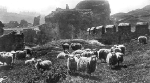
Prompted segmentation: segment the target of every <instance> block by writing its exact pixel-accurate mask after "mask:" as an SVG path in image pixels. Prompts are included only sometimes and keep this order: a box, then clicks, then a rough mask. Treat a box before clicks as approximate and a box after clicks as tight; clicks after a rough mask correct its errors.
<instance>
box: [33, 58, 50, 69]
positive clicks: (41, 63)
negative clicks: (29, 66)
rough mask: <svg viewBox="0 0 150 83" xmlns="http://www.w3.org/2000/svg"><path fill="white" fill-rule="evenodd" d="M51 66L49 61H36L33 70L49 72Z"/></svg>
mask: <svg viewBox="0 0 150 83" xmlns="http://www.w3.org/2000/svg"><path fill="white" fill-rule="evenodd" d="M51 66H52V62H51V61H50V60H44V61H42V60H37V63H36V64H35V68H36V69H37V70H39V69H42V70H44V71H45V70H49V69H50V68H51Z"/></svg>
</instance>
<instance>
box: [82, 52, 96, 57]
mask: <svg viewBox="0 0 150 83" xmlns="http://www.w3.org/2000/svg"><path fill="white" fill-rule="evenodd" d="M93 54H94V53H93V52H92V51H87V52H83V53H82V54H81V56H83V57H91V56H92V55H93Z"/></svg>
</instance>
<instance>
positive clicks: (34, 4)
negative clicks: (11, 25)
mask: <svg viewBox="0 0 150 83" xmlns="http://www.w3.org/2000/svg"><path fill="white" fill-rule="evenodd" d="M80 1H82V0H0V6H3V7H6V8H7V9H8V11H11V12H19V11H34V12H38V13H41V14H45V15H47V14H49V13H51V11H54V10H55V9H56V8H57V7H60V8H65V6H66V4H68V5H69V7H70V9H71V8H74V7H75V6H76V4H77V3H79V2H80ZM108 1H109V4H110V7H111V12H112V13H111V14H114V13H118V12H128V11H131V10H133V9H137V8H142V7H144V6H146V5H148V4H150V0H108Z"/></svg>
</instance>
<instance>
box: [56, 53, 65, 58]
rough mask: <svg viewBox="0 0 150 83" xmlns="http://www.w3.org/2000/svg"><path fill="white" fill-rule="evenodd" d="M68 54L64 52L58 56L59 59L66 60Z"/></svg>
mask: <svg viewBox="0 0 150 83" xmlns="http://www.w3.org/2000/svg"><path fill="white" fill-rule="evenodd" d="M66 55H67V54H66V53H64V52H61V53H59V54H58V55H57V59H65V58H66Z"/></svg>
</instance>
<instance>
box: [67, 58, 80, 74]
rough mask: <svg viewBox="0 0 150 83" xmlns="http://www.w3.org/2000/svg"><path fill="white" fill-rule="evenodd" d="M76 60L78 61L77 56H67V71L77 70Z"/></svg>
mask: <svg viewBox="0 0 150 83" xmlns="http://www.w3.org/2000/svg"><path fill="white" fill-rule="evenodd" d="M77 62H78V58H77V57H69V58H68V59H67V69H68V73H69V72H70V71H71V72H75V71H77Z"/></svg>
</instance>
